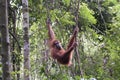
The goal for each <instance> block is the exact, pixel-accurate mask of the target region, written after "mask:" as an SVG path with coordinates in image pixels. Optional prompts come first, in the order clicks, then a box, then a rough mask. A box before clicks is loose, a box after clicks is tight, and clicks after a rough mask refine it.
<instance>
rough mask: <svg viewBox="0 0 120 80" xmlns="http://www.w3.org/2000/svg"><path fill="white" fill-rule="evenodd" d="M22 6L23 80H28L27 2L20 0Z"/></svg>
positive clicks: (26, 0)
mask: <svg viewBox="0 0 120 80" xmlns="http://www.w3.org/2000/svg"><path fill="white" fill-rule="evenodd" d="M22 5H23V31H24V36H23V38H24V80H30V74H29V71H30V54H29V52H30V51H29V46H30V44H29V12H28V0H22Z"/></svg>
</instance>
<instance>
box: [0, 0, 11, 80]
mask: <svg viewBox="0 0 120 80" xmlns="http://www.w3.org/2000/svg"><path fill="white" fill-rule="evenodd" d="M0 29H1V44H2V47H1V55H2V70H3V73H2V80H11V75H10V71H11V63H10V41H9V32H8V5H7V0H0Z"/></svg>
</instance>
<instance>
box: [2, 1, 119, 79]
mask: <svg viewBox="0 0 120 80" xmlns="http://www.w3.org/2000/svg"><path fill="white" fill-rule="evenodd" d="M77 2H79V0H29V14H30V16H29V17H30V33H29V35H30V59H31V80H48V79H49V80H119V79H120V75H119V74H120V72H119V71H120V67H119V66H120V62H119V60H120V2H119V1H118V0H99V1H96V0H81V1H80V8H79V14H78V16H79V19H78V25H79V28H80V31H79V34H78V37H77V42H78V46H77V48H76V49H75V53H74V57H73V60H72V61H73V65H72V66H71V67H66V66H62V65H60V64H59V63H57V62H56V61H55V60H53V59H52V58H51V57H50V53H49V52H50V51H49V48H48V46H47V45H48V43H47V40H48V34H47V31H48V30H47V28H46V19H47V18H48V17H50V19H51V22H52V27H53V29H54V31H55V34H56V37H57V38H58V39H59V40H60V41H61V43H62V45H63V47H64V48H65V47H66V45H67V43H68V40H69V38H70V36H71V34H72V31H73V29H74V26H76V21H75V17H76V5H77ZM10 4H11V6H12V7H11V8H12V9H13V10H15V14H16V17H15V19H16V27H15V28H16V33H15V37H16V38H17V40H18V42H19V44H20V46H21V47H23V38H22V36H23V31H22V26H21V25H22V15H21V12H22V9H21V8H22V5H21V2H20V0H12V1H11V3H10ZM12 14H13V13H12ZM9 16H10V17H9V18H10V20H9V30H10V31H11V32H12V33H13V29H14V24H13V20H12V18H13V16H12V15H11V14H9ZM13 19H14V18H13ZM10 36H11V35H10ZM10 39H11V45H13V43H15V49H14V50H13V51H12V50H11V53H15V54H16V58H15V61H16V65H18V66H19V67H20V68H21V69H20V71H17V70H15V71H12V72H11V74H12V76H13V78H14V79H16V75H17V74H18V73H19V74H22V72H23V67H21V66H22V65H23V57H22V54H21V53H23V51H22V50H21V51H20V50H19V47H18V45H17V42H16V41H13V39H14V38H13V37H12V36H11V37H10ZM21 49H23V48H21ZM17 62H20V64H17ZM1 66H2V65H0V68H1ZM1 73H2V71H0V74H1ZM20 79H23V76H21V78H20Z"/></svg>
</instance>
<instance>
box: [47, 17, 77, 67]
mask: <svg viewBox="0 0 120 80" xmlns="http://www.w3.org/2000/svg"><path fill="white" fill-rule="evenodd" d="M47 27H48V35H49V42H48V43H49V48H50V52H51V57H52V58H53V59H56V60H57V61H58V62H59V63H60V64H63V65H67V66H70V65H71V64H72V62H71V60H72V55H73V49H74V48H75V47H76V45H77V43H76V42H75V37H76V35H77V33H78V30H79V29H78V27H76V28H75V29H74V32H73V35H72V37H71V39H70V41H69V44H68V46H67V49H66V50H65V49H63V47H62V45H61V43H60V41H59V40H57V39H56V37H55V34H54V31H53V29H52V26H51V24H50V20H49V19H48V20H47Z"/></svg>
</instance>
